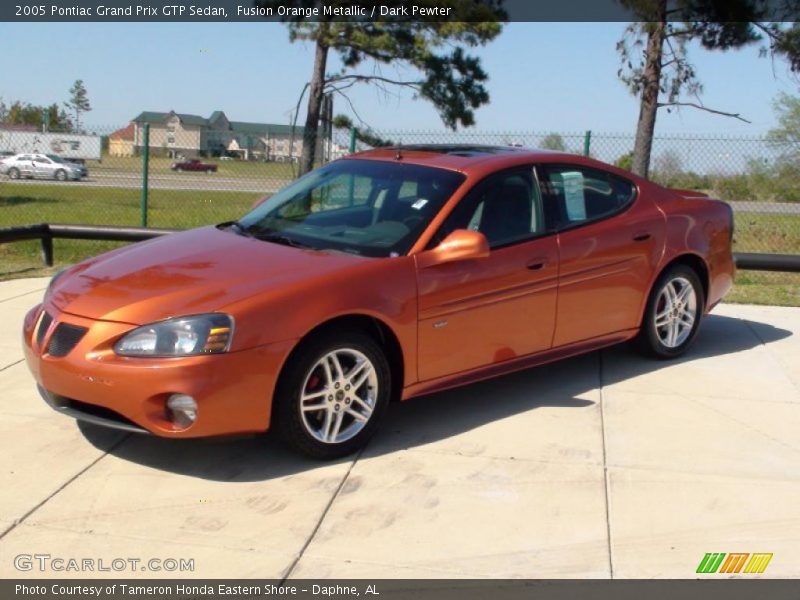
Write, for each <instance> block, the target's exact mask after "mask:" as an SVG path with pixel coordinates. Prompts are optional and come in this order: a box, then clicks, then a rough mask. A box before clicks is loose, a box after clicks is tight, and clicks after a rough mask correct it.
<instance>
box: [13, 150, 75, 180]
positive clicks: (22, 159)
mask: <svg viewBox="0 0 800 600" xmlns="http://www.w3.org/2000/svg"><path fill="white" fill-rule="evenodd" d="M0 173H2V174H4V175H8V177H9V179H19V178H20V177H25V178H27V179H32V178H39V179H57V180H59V181H67V180H68V179H71V180H74V181H78V180H80V179H81V178H82V177H86V176H87V175H88V174H89V172H88V170H87V169H86V167H84V166H83V165H79V164H77V163H72V162H68V161H66V160H64V159H63V158H61V157H60V156H56V155H55V154H32V153H31V154H15V155H14V156H9V157H7V158H3V159H2V160H0Z"/></svg>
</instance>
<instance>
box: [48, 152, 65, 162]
mask: <svg viewBox="0 0 800 600" xmlns="http://www.w3.org/2000/svg"><path fill="white" fill-rule="evenodd" d="M45 156H46V157H47V158H49V159H50V160H52V161H53V162H57V163H63V162H66V161H64V159H63V158H61V157H60V156H56V155H55V154H45Z"/></svg>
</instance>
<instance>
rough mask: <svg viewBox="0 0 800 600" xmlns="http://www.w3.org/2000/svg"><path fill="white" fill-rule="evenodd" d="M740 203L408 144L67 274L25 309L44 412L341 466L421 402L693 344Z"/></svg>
mask: <svg viewBox="0 0 800 600" xmlns="http://www.w3.org/2000/svg"><path fill="white" fill-rule="evenodd" d="M732 228H733V222H732V213H731V210H730V208H729V207H728V205H726V204H724V203H723V202H719V201H716V200H710V199H708V198H706V197H703V195H702V194H696V193H690V192H685V191H681V190H669V189H666V188H663V187H660V186H658V185H655V184H653V183H650V182H648V181H646V180H643V179H640V178H638V177H635V176H634V175H632V174H630V173H628V172H626V171H622V170H620V169H617V168H615V167H612V166H608V165H605V164H603V163H600V162H598V161H596V160H592V159H589V158H583V157H579V156H572V155H568V154H563V153H558V152H546V151H529V150H520V149H516V148H498V147H480V146H469V147H467V146H406V147H399V148H389V149H381V150H373V151H369V152H364V153H361V154H356V155H353V156H351V157H348V158H346V159H342V160H338V161H335V162H333V163H330V164H328V165H326V166H324V167H322V168H320V169H317V170H316V171H313V172H312V173H310V174H308V175H306V176H305V177H303V178H301V179H299V180H297V181H296V182H294V183H292V184H291V185H289V186H288V187H287V188H285V189H284V190H282V191H281V192H279V193H277V194H275V195H274V196H272V197H271V198H269V199H267V200H265V201H264V202H262V203H261V204H259V205H258V206H256V207H255V208H254V209H253V210H252V211H251V212H250V213H249V214H247V215H245V216H244V217H242V218H241V219H240V220H238V221H234V222H229V223H223V224H220V225H217V226H214V227H205V228H201V229H195V230H191V231H186V232H182V233H176V234H173V235H169V236H166V237H161V238H157V239H153V240H150V241H147V242H142V243H138V244H133V245H131V246H127V247H125V248H120V249H117V250H114V251H112V252H109V253H107V254H104V255H101V256H98V257H96V258H92V259H90V260H87V261H84V262H82V263H80V264H78V265H76V266H74V267H71V268H69V269H67V270H65V271H64V272H62V273H61V274H59V275H57V276H56V277H54V278H53V281H52V282H51V284H50V286H49V288H48V290H47V292H46V294H45V297H44V300H43V302H42V304H41V305H39V306H36V307H34V308H33V309H32V310H31V311H30V312H29V313H28V315H27V316H26V318H25V323H24V331H23V339H24V348H25V355H26V359H27V363H28V365H29V367H30V369H31V372H32V373H33V375H34V378H35V379H36V382H37V384H38V388H39V390H40V392H41V394H42V396H43V397H44V398H45V400H46V401H47V402H48V403H49V404H50V405H51V406H52V407H53V408H55V409H56V410H58V411H60V412H62V413H64V414H66V415H69V416H72V417H75V418H78V419H82V420H86V421H91V422H94V423H97V424H102V425H105V426H109V427H115V428H119V429H124V430H128V431H136V432H142V433H151V434H155V435H158V436H164V437H184V438H185V437H201V436H215V435H225V434H239V433H248V432H261V431H266V430H267V429H272V428H274V429H276V430H277V431H278V432H279V434H280V435H281V436H282V437H283V438H284V439H285V440H286V441H287V442H288V443H289V444H290V445H291V446H292V447H294V448H295V449H297V450H299V451H301V452H304V453H306V454H309V455H312V456H315V457H320V458H332V457H337V456H342V455H344V454H347V453H350V452H352V451H354V450H356V449H357V448H359V447H361V446H363V445H364V444H365V443H366V441H367V440H368V439H369V437H370V436H371V435H372V434H373V433H374V432H375V429H376V428H377V426H378V425H379V423H380V421H381V418H382V417H383V415H384V413H385V411H386V408H387V406H388V404H389V402H391V401H392V400H404V399H407V398H411V397H413V396H418V395H420V394H426V393H429V392H434V391H437V390H442V389H445V388H450V387H454V386H458V385H463V384H467V383H470V382H474V381H477V380H480V379H486V378H489V377H494V376H497V375H502V374H505V373H509V372H511V371H515V370H518V369H524V368H528V367H531V366H534V365H538V364H542V363H545V362H548V361H553V360H556V359H560V358H564V357H567V356H572V355H575V354H579V353H582V352H588V351H591V350H596V349H598V348H602V347H604V346H609V345H611V344H617V343H620V342H624V341H626V340H631V339H635V341H636V343H637V345H638V346H639V347H640V348H641V349H642V350H643V351H644V352H646V353H647V354H649V355H651V356H654V357H658V358H671V357H675V356H678V355H680V354H682V353H684V352H685V351H686V350H687V348H688V347H689V346H690V344H691V343H692V340H693V339H694V337H695V335H696V334H697V331H698V327H699V325H700V322H701V319H702V317H703V315H704V313H706V312H708V311H709V310H711V308H713V306H714V305H715V304H716V303H717V302H719V301H720V299H721V298H722V297H723V295H724V294H725V293H726V292H727V290H728V289H729V288H730V287H731V284H732V281H733V274H734V264H733V259H732V255H731V236H732Z"/></svg>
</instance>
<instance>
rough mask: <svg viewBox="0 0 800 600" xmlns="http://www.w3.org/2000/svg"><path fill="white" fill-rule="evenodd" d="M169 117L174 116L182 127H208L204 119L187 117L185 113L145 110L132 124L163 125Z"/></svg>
mask: <svg viewBox="0 0 800 600" xmlns="http://www.w3.org/2000/svg"><path fill="white" fill-rule="evenodd" d="M171 115H175V116H176V117H178V118H179V119H180V120H181V123H183V124H184V125H197V126H200V127H202V126H204V125H208V120H207V119H206V118H205V117H201V116H198V115H189V114H186V113H176V112H175V111H170V112H156V111H152V110H146V111H144V112H143V113H140V114H139V116H137V117H136V118H135V119H134V120H133V122H134V123H163V122H164V121H166V120H167V117H170V116H171Z"/></svg>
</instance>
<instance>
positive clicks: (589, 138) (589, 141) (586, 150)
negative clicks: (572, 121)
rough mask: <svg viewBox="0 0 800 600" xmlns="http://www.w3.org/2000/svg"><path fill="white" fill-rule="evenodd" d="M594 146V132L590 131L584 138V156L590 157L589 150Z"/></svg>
mask: <svg viewBox="0 0 800 600" xmlns="http://www.w3.org/2000/svg"><path fill="white" fill-rule="evenodd" d="M591 145H592V130H591V129H589V130H587V131H586V133H585V134H584V136H583V155H584V156H589V148H590V147H591Z"/></svg>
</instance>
